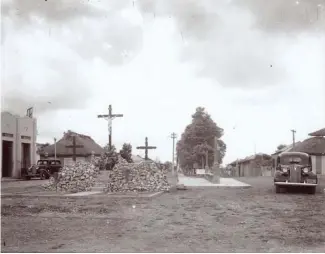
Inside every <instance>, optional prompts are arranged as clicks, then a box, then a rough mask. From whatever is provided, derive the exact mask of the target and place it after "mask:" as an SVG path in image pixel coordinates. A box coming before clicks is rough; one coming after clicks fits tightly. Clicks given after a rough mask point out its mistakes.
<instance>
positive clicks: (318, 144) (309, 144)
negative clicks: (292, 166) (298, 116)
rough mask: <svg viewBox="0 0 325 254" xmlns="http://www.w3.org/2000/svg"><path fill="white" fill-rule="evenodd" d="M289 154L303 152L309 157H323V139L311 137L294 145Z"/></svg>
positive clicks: (324, 140)
mask: <svg viewBox="0 0 325 254" xmlns="http://www.w3.org/2000/svg"><path fill="white" fill-rule="evenodd" d="M290 152H303V153H308V154H311V155H325V138H324V137H312V138H308V139H306V140H304V141H303V142H301V143H300V144H296V145H295V148H292V149H291V150H290Z"/></svg>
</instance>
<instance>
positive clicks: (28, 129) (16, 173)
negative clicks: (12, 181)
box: [0, 112, 37, 178]
mask: <svg viewBox="0 0 325 254" xmlns="http://www.w3.org/2000/svg"><path fill="white" fill-rule="evenodd" d="M36 136H37V121H36V119H35V118H30V117H28V116H23V117H21V116H18V115H13V114H11V113H9V112H1V149H0V150H1V152H0V156H1V171H0V173H1V175H0V176H1V178H2V177H13V178H19V177H20V172H21V168H23V167H28V166H30V165H31V164H34V163H35V162H36Z"/></svg>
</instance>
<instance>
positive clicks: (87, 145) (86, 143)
mask: <svg viewBox="0 0 325 254" xmlns="http://www.w3.org/2000/svg"><path fill="white" fill-rule="evenodd" d="M73 136H75V137H76V145H82V146H83V148H76V154H77V155H79V156H89V155H91V154H92V152H94V153H95V155H96V156H100V155H101V154H102V153H103V152H104V149H103V148H102V147H101V146H100V145H98V144H97V143H96V142H95V141H94V140H93V139H92V138H91V137H90V136H86V135H82V134H78V133H76V132H72V131H68V132H66V133H64V135H63V137H62V138H61V139H60V140H59V141H57V142H56V155H57V156H71V155H72V153H73V149H72V148H67V147H66V146H71V145H72V142H73ZM42 150H43V151H42V153H41V155H45V154H46V153H47V154H48V156H54V144H52V145H49V146H46V147H44V148H43V149H42Z"/></svg>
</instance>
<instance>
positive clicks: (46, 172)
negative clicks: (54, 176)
mask: <svg viewBox="0 0 325 254" xmlns="http://www.w3.org/2000/svg"><path fill="white" fill-rule="evenodd" d="M43 172H44V173H45V174H46V175H47V176H49V175H50V173H49V171H48V170H46V169H44V168H42V169H40V174H42V173H43Z"/></svg>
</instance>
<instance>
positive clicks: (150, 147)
mask: <svg viewBox="0 0 325 254" xmlns="http://www.w3.org/2000/svg"><path fill="white" fill-rule="evenodd" d="M156 148H157V147H156V146H148V138H147V137H146V139H145V146H138V147H137V149H144V150H145V157H144V159H145V160H148V150H149V149H156Z"/></svg>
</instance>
